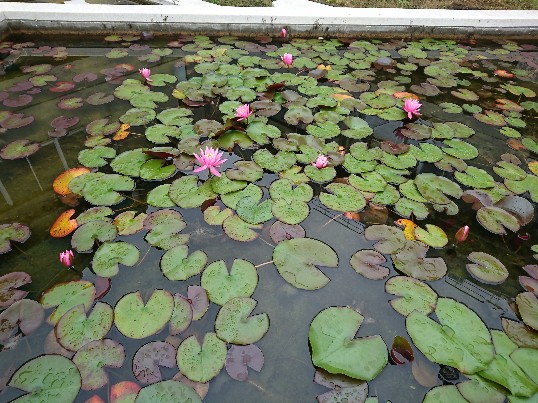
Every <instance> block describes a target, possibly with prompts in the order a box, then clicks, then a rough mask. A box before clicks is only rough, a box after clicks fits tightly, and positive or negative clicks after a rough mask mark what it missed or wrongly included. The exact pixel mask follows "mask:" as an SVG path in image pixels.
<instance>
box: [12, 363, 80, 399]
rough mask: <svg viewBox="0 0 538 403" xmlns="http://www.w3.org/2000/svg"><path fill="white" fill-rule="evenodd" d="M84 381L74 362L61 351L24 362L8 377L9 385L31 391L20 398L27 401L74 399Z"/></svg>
mask: <svg viewBox="0 0 538 403" xmlns="http://www.w3.org/2000/svg"><path fill="white" fill-rule="evenodd" d="M81 385H82V381H81V376H80V373H79V371H78V369H77V367H76V365H75V364H73V362H72V361H71V360H69V359H67V358H65V357H62V356H61V355H42V356H39V357H37V358H34V359H32V360H30V361H28V362H26V363H25V364H24V365H22V366H21V367H20V368H19V369H18V370H17V372H16V373H15V374H14V375H13V377H12V378H11V380H10V381H9V386H12V387H14V388H18V389H21V390H23V391H25V392H28V394H26V395H24V396H22V397H21V398H19V399H18V400H20V401H24V400H26V401H28V402H34V401H35V402H38V401H39V402H40V401H43V402H47V401H48V402H71V401H75V399H76V396H77V395H78V392H79V391H80V387H81Z"/></svg>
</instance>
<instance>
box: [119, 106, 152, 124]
mask: <svg viewBox="0 0 538 403" xmlns="http://www.w3.org/2000/svg"><path fill="white" fill-rule="evenodd" d="M153 119H155V111H154V110H153V109H149V108H131V109H129V110H128V111H127V112H125V113H124V114H123V115H121V116H120V122H122V123H128V124H129V125H131V126H143V125H147V124H148V123H149V122H151V121H152V120H153Z"/></svg>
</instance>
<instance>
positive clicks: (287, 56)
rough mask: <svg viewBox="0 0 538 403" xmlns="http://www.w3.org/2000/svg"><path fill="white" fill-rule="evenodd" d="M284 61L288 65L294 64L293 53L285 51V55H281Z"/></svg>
mask: <svg viewBox="0 0 538 403" xmlns="http://www.w3.org/2000/svg"><path fill="white" fill-rule="evenodd" d="M280 58H281V59H282V62H284V64H285V65H286V66H288V67H290V66H291V65H292V64H293V55H292V54H291V53H284V56H280Z"/></svg>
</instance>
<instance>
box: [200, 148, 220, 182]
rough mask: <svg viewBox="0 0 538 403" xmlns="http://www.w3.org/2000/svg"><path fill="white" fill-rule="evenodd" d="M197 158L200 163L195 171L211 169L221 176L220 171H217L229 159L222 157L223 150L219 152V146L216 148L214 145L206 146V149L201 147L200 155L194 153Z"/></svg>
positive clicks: (214, 173) (213, 172)
mask: <svg viewBox="0 0 538 403" xmlns="http://www.w3.org/2000/svg"><path fill="white" fill-rule="evenodd" d="M194 156H195V157H196V160H197V161H198V163H199V164H200V166H199V167H198V168H196V169H195V170H194V171H193V172H200V171H203V170H204V169H209V171H210V172H211V173H212V174H213V175H215V176H220V172H219V171H217V168H218V167H220V166H221V165H222V164H223V163H225V162H226V161H227V159H221V157H222V151H221V152H220V153H219V150H218V148H217V149H214V148H213V147H206V148H205V151H204V150H202V149H201V148H200V155H198V154H196V153H194Z"/></svg>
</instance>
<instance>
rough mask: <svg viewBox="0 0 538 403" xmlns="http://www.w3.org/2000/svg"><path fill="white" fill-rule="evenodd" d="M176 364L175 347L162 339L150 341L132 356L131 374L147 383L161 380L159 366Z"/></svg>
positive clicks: (173, 365) (172, 366)
mask: <svg viewBox="0 0 538 403" xmlns="http://www.w3.org/2000/svg"><path fill="white" fill-rule="evenodd" d="M175 366H176V349H175V348H174V347H173V346H172V345H171V344H169V343H166V342H164V341H152V342H149V343H147V344H144V345H143V346H142V347H140V348H139V349H138V351H137V352H136V354H135V355H134V357H133V374H134V376H135V377H136V379H138V380H139V381H140V382H142V383H145V384H148V383H155V382H159V381H162V375H161V371H160V369H159V367H167V368H174V367H175Z"/></svg>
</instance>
